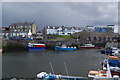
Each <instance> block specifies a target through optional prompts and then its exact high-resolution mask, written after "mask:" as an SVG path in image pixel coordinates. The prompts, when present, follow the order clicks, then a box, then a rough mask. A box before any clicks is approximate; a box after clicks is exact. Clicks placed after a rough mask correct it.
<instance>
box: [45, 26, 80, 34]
mask: <svg viewBox="0 0 120 80" xmlns="http://www.w3.org/2000/svg"><path fill="white" fill-rule="evenodd" d="M81 31H82V29H81V28H80V27H64V26H47V27H46V33H47V34H52V35H71V34H73V33H76V32H81Z"/></svg>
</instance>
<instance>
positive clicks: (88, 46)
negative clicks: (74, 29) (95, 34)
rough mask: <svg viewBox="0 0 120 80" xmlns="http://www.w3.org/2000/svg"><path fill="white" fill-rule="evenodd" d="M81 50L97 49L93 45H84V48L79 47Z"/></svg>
mask: <svg viewBox="0 0 120 80" xmlns="http://www.w3.org/2000/svg"><path fill="white" fill-rule="evenodd" d="M79 48H80V49H91V48H95V45H93V44H84V45H83V46H80V47H79Z"/></svg>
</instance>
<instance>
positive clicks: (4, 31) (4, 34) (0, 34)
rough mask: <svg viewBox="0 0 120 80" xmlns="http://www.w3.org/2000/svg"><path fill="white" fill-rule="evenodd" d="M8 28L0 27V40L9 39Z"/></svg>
mask: <svg viewBox="0 0 120 80" xmlns="http://www.w3.org/2000/svg"><path fill="white" fill-rule="evenodd" d="M8 31H9V28H8V27H0V39H4V38H8V35H9V32H8Z"/></svg>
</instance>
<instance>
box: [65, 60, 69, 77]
mask: <svg viewBox="0 0 120 80" xmlns="http://www.w3.org/2000/svg"><path fill="white" fill-rule="evenodd" d="M64 66H65V70H66V73H67V76H69V75H68V70H67V66H66V63H65V62H64Z"/></svg>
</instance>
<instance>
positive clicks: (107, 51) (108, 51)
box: [101, 47, 118, 55]
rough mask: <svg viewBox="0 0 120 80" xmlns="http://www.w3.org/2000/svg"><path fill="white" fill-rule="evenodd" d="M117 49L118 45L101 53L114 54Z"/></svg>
mask: <svg viewBox="0 0 120 80" xmlns="http://www.w3.org/2000/svg"><path fill="white" fill-rule="evenodd" d="M117 50H118V48H117V47H110V48H106V49H103V50H101V54H107V55H112V53H114V52H116V51H117Z"/></svg>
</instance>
